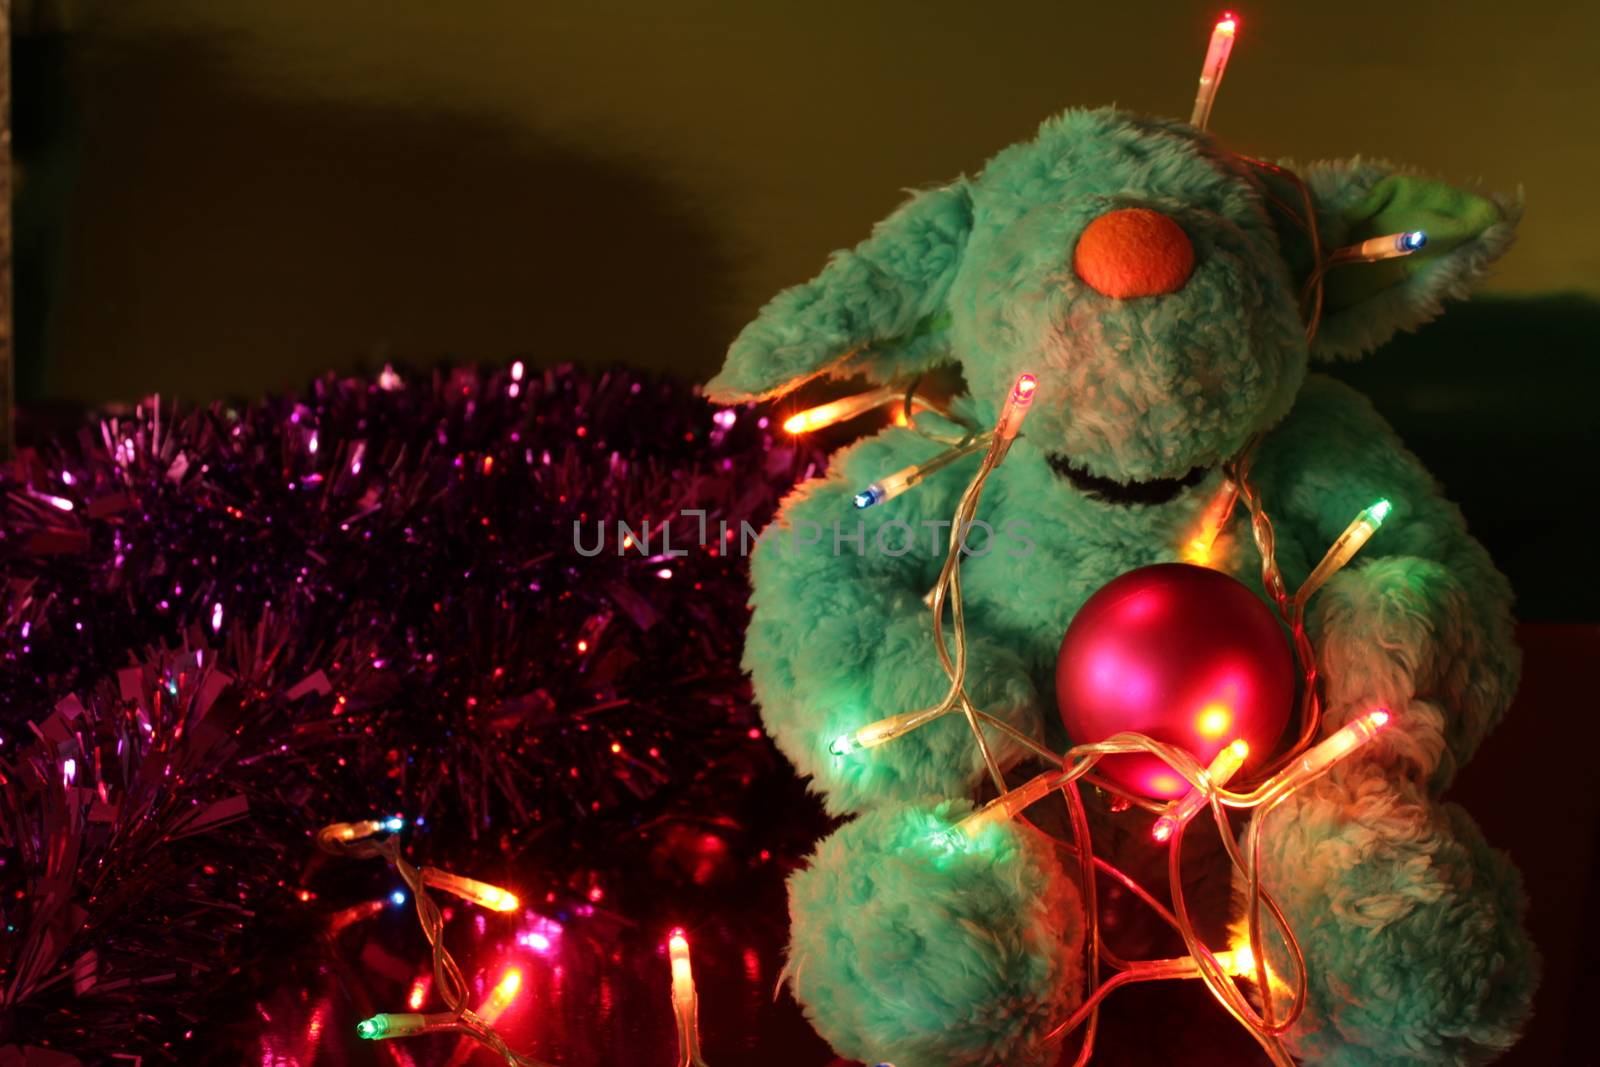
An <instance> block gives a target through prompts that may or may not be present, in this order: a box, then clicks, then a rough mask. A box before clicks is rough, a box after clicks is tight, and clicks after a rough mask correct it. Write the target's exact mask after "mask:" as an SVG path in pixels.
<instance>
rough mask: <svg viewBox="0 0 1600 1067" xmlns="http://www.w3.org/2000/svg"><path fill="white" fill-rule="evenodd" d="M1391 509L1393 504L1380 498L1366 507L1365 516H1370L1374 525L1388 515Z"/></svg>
mask: <svg viewBox="0 0 1600 1067" xmlns="http://www.w3.org/2000/svg"><path fill="white" fill-rule="evenodd" d="M1393 510H1394V505H1393V504H1391V503H1389V502H1388V501H1387V500H1380V501H1378V502H1377V503H1376V504H1374V505H1372V506H1371V507H1370V508H1368V509H1367V517H1368V518H1370V519H1371V520H1372V522H1373V525H1375V526H1376V525H1379V524H1381V523H1382V522H1383V520H1384V519H1387V518H1388V517H1389V512H1391V511H1393Z"/></svg>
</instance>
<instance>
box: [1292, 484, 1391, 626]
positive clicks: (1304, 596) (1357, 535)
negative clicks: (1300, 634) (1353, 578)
mask: <svg viewBox="0 0 1600 1067" xmlns="http://www.w3.org/2000/svg"><path fill="white" fill-rule="evenodd" d="M1393 510H1394V505H1393V504H1391V503H1389V501H1387V500H1379V501H1378V502H1377V503H1375V504H1372V505H1370V506H1368V507H1365V508H1362V509H1361V511H1360V513H1359V514H1357V515H1356V517H1355V518H1354V519H1352V520H1351V521H1350V525H1349V526H1346V527H1345V528H1344V532H1343V533H1341V534H1340V535H1339V537H1338V539H1337V540H1335V541H1334V542H1333V544H1332V545H1330V546H1328V551H1327V552H1326V553H1324V554H1323V557H1322V560H1321V561H1320V562H1319V563H1318V564H1317V565H1316V567H1315V568H1313V569H1312V571H1311V573H1310V574H1309V575H1307V576H1306V580H1305V581H1304V582H1302V583H1301V584H1300V588H1299V589H1298V590H1297V591H1296V592H1295V594H1294V597H1295V599H1296V600H1297V601H1299V602H1300V603H1302V604H1304V603H1305V602H1306V601H1307V600H1308V599H1309V598H1310V596H1311V594H1312V593H1315V592H1316V591H1317V590H1318V589H1321V588H1322V586H1323V584H1324V583H1325V582H1327V580H1328V579H1329V578H1332V577H1333V576H1334V575H1335V574H1337V573H1338V572H1339V569H1340V568H1341V567H1343V566H1344V565H1345V564H1346V563H1349V562H1350V560H1351V559H1352V558H1353V557H1354V556H1355V554H1356V553H1357V552H1359V551H1361V546H1363V545H1365V544H1366V543H1367V541H1368V540H1370V539H1371V537H1372V535H1373V534H1375V533H1377V532H1378V527H1380V526H1382V525H1383V520H1384V519H1387V518H1388V517H1389V513H1390V512H1391V511H1393Z"/></svg>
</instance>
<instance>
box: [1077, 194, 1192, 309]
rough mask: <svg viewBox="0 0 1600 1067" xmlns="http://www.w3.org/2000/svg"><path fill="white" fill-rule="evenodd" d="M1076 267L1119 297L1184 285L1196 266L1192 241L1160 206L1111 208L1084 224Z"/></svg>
mask: <svg viewBox="0 0 1600 1067" xmlns="http://www.w3.org/2000/svg"><path fill="white" fill-rule="evenodd" d="M1072 269H1073V270H1075V271H1077V272H1078V277H1080V278H1082V279H1083V280H1084V281H1085V282H1087V283H1088V284H1089V285H1091V286H1093V287H1094V289H1095V291H1097V292H1101V293H1104V294H1105V295H1106V296H1110V297H1115V298H1117V299H1118V300H1126V299H1128V298H1129V297H1134V296H1160V295H1161V294H1162V293H1175V292H1177V291H1178V290H1179V289H1182V288H1183V283H1184V282H1186V281H1188V280H1189V274H1190V272H1191V271H1193V270H1194V245H1192V244H1190V243H1189V235H1188V234H1186V233H1184V232H1183V227H1181V226H1179V225H1178V224H1177V223H1176V222H1173V221H1172V220H1171V219H1169V218H1167V216H1165V215H1163V214H1161V213H1160V212H1159V211H1151V210H1150V209H1149V208H1142V207H1127V208H1119V209H1118V210H1116V211H1108V212H1106V213H1105V214H1104V215H1101V216H1100V217H1099V218H1097V219H1095V220H1094V221H1093V222H1091V223H1089V225H1088V226H1086V227H1085V228H1084V231H1083V236H1082V237H1080V238H1078V250H1077V251H1076V252H1074V253H1073V256H1072Z"/></svg>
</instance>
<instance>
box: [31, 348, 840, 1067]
mask: <svg viewBox="0 0 1600 1067" xmlns="http://www.w3.org/2000/svg"><path fill="white" fill-rule="evenodd" d="M821 463H822V454H821V452H820V450H819V449H817V448H816V447H814V446H811V445H796V444H795V443H794V442H792V441H789V440H786V439H781V438H779V437H778V436H777V435H776V434H775V433H774V432H773V431H772V430H770V429H769V428H768V425H767V420H766V419H765V418H763V417H760V416H759V415H758V414H757V413H756V412H754V411H753V410H751V409H749V408H731V409H717V408H714V407H712V406H711V405H709V404H707V403H706V402H705V401H704V400H702V399H700V398H699V397H698V396H697V395H696V394H695V392H694V390H693V389H692V387H689V386H686V385H683V384H681V383H673V382H666V381H654V380H650V379H646V378H641V377H639V376H637V375H634V374H631V373H627V372H619V371H613V372H608V373H605V374H599V375H594V376H591V375H588V374H585V373H581V372H578V371H574V370H572V369H571V368H560V369H554V370H548V371H531V372H527V373H525V372H524V369H523V366H522V364H520V363H518V364H516V365H514V366H513V367H512V368H509V369H500V370H492V371H473V370H457V371H441V372H434V373H433V374H431V375H425V376H422V377H418V378H416V379H414V380H401V379H400V378H399V376H397V375H395V374H394V373H393V372H391V371H388V370H386V371H385V372H384V374H383V375H382V376H381V377H379V378H378V379H376V380H375V381H371V382H368V381H356V380H342V379H334V378H327V379H324V380H321V381H319V382H318V383H316V385H315V386H314V387H313V388H312V389H311V390H310V392H309V393H308V395H306V396H303V397H301V398H298V399H294V398H288V399H273V400H268V401H265V402H262V403H259V404H255V405H252V406H248V407H229V406H226V405H221V404H217V405H212V406H209V407H205V408H201V409H197V410H191V411H186V412H182V413H174V412H173V411H172V410H170V409H163V408H162V407H161V406H160V405H159V404H147V405H144V406H142V407H140V408H139V409H138V410H137V412H136V413H135V414H134V415H133V416H132V417H131V418H108V419H106V420H104V421H102V422H100V423H99V424H97V425H95V426H93V427H91V428H85V429H84V430H82V431H80V433H79V434H78V435H77V436H76V438H75V439H71V440H63V441H59V442H56V443H54V444H51V445H49V446H47V447H43V448H40V449H37V450H33V451H29V452H25V453H24V454H23V455H22V456H21V457H20V458H19V459H18V460H17V461H16V462H15V463H14V464H13V465H12V466H11V468H9V469H6V470H3V471H0V519H3V525H0V920H3V927H4V928H3V931H0V1060H3V1059H4V1057H5V1056H6V1051H5V1048H4V1046H9V1045H13V1044H16V1045H21V1046H28V1045H34V1046H47V1047H53V1048H55V1049H60V1050H67V1051H71V1052H73V1053H75V1054H77V1055H79V1056H81V1057H82V1058H83V1060H84V1062H98V1061H99V1060H100V1059H103V1058H104V1057H107V1056H110V1055H112V1054H117V1053H123V1054H129V1055H142V1056H146V1057H155V1058H157V1059H162V1060H172V1059H181V1058H182V1057H181V1056H180V1055H179V1054H178V1052H177V1049H178V1048H179V1043H180V1042H182V1041H183V1040H184V1039H185V1038H186V1037H188V1036H190V1034H191V1033H192V1031H193V1030H194V1029H195V1028H196V1027H199V1026H202V1025H204V1022H205V1020H206V1019H207V1018H208V1004H209V1003H211V1002H214V1001H215V1000H216V998H217V995H218V990H219V989H220V988H223V987H224V986H225V979H226V978H227V977H228V976H229V975H232V974H235V973H236V972H237V971H238V970H239V969H240V967H241V966H242V963H241V953H242V952H243V951H244V949H243V948H242V947H241V946H243V945H245V944H246V943H247V942H248V943H254V944H260V943H262V942H264V941H265V942H270V941H271V940H272V939H273V937H274V932H275V931H278V930H285V929H289V928H290V926H292V924H293V923H294V922H297V921H303V920H300V919H296V918H295V917H294V915H293V914H292V911H291V910H286V906H287V905H288V904H289V902H290V901H291V900H292V899H296V893H297V887H299V886H303V885H304V884H305V883H306V880H307V879H308V878H310V877H311V875H312V874H314V873H315V861H308V855H309V846H308V841H307V836H306V835H307V833H308V831H309V830H311V829H312V828H314V827H315V826H317V825H319V824H321V823H325V822H329V821H336V820H344V819H350V818H365V817H369V816H371V815H372V814H374V813H387V812H401V813H404V814H405V815H406V816H407V817H408V818H409V819H412V820H415V821H416V822H419V823H421V824H422V825H425V826H427V827H429V828H430V829H433V830H434V831H435V832H433V833H432V834H426V835H418V836H417V837H416V839H415V842H416V843H414V844H413V845H412V846H411V848H412V849H413V850H414V851H416V852H417V853H418V854H419V855H421V856H423V857H425V858H431V859H432V861H433V862H441V859H442V860H443V861H444V862H446V863H448V862H449V860H450V858H451V857H452V856H454V857H455V858H457V859H460V858H461V857H462V856H464V855H467V856H471V857H472V863H473V867H472V873H474V874H477V875H479V876H481V877H489V878H493V877H495V876H496V874H497V868H498V869H499V870H501V871H503V870H505V869H506V868H507V866H508V865H510V864H513V863H515V862H517V861H518V860H519V859H520V858H523V857H526V856H528V855H529V854H530V853H532V852H535V851H540V852H543V851H545V850H546V849H547V846H548V845H550V844H551V843H552V842H555V841H563V840H566V841H570V840H573V839H574V835H581V834H584V833H590V834H593V833H594V832H595V831H596V830H597V829H598V828H600V827H613V828H614V827H630V828H638V827H641V826H645V827H647V826H650V825H653V824H654V822H653V821H658V820H659V819H661V818H662V813H663V812H667V811H670V810H673V809H674V806H678V807H679V808H682V807H685V806H691V805H692V804H693V798H694V797H696V796H698V797H700V798H701V806H702V808H704V807H705V803H704V798H706V797H708V796H722V797H726V796H728V795H729V794H730V793H733V792H736V791H737V790H738V788H739V787H741V786H748V784H749V783H750V782H751V781H752V780H753V779H755V778H757V777H759V776H761V775H767V774H780V775H781V774H785V773H787V772H786V771H784V770H783V768H782V764H781V761H779V760H777V759H776V758H775V757H774V756H773V754H772V751H771V749H770V746H769V745H768V744H767V743H766V741H765V740H764V739H762V738H761V736H760V732H759V729H757V726H758V720H757V717H756V715H755V713H754V710H753V709H752V707H751V706H750V703H749V696H748V690H747V687H746V685H745V683H744V681H743V679H742V677H741V676H740V673H739V670H738V652H739V648H740V645H741V641H742V633H743V628H744V623H745V618H746V613H745V608H744V601H745V597H746V594H747V587H746V581H745V565H744V560H743V559H742V558H741V552H740V548H741V547H742V545H741V542H742V541H743V538H742V537H741V535H740V531H741V525H740V524H741V522H743V523H748V524H749V525H750V526H751V527H754V528H756V529H759V528H760V527H761V525H762V524H763V523H765V522H766V521H767V519H768V518H769V517H770V516H771V514H772V512H773V510H774V509H775V507H776V504H777V502H778V499H779V498H780V497H781V496H782V494H783V493H784V492H785V491H787V490H788V488H789V487H790V486H791V485H792V484H794V482H795V481H797V480H798V479H800V478H801V477H804V476H805V475H806V474H808V473H809V472H811V471H814V470H815V469H817V468H818V467H820V465H821ZM690 512H703V513H704V514H703V517H702V516H701V515H699V514H686V513H690ZM619 519H620V520H623V521H624V522H625V523H627V526H628V530H619V529H618V528H617V527H616V526H615V525H614V523H615V520H619ZM724 523H726V527H724V525H723V524H724ZM663 524H665V527H663ZM664 529H665V531H666V532H664ZM602 530H603V538H604V540H603V542H600V543H601V550H600V551H599V552H597V553H594V552H593V549H594V548H595V546H596V543H597V537H599V536H601V531H602ZM630 532H631V534H632V536H633V538H634V539H636V540H637V541H640V542H647V543H648V548H646V547H645V545H644V544H633V543H629V542H627V541H625V540H624V537H625V535H627V534H628V533H630ZM668 535H670V538H671V541H670V545H668V544H666V543H664V538H665V537H666V536H668ZM575 538H576V540H575ZM580 546H581V549H580ZM591 553H592V554H591ZM224 826H226V827H227V829H226V831H225V832H224V833H217V832H214V831H217V830H218V829H219V828H221V827H224ZM444 828H448V832H442V831H443V829H444ZM486 851H492V852H493V853H494V855H492V856H491V857H490V858H489V859H488V860H486V859H485V858H484V856H485V852H486ZM357 867H358V868H359V865H357ZM371 876H372V874H371V872H370V871H369V872H365V873H364V874H362V873H357V874H354V875H352V877H365V878H368V879H370V878H371ZM298 893H299V895H298V899H299V900H301V901H303V900H305V899H307V898H308V897H309V896H310V894H309V893H307V892H305V891H303V890H299V891H298ZM121 1062H127V1061H121Z"/></svg>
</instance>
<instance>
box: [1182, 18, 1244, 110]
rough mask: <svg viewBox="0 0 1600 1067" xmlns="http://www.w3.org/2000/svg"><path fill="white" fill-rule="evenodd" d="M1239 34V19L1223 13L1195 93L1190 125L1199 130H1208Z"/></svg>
mask: <svg viewBox="0 0 1600 1067" xmlns="http://www.w3.org/2000/svg"><path fill="white" fill-rule="evenodd" d="M1238 32H1239V17H1238V16H1237V15H1235V14H1234V13H1233V12H1231V11H1224V12H1223V13H1222V17H1221V18H1219V19H1218V20H1217V24H1216V25H1215V26H1213V27H1212V28H1211V40H1210V42H1209V43H1208V44H1207V45H1206V58H1205V62H1204V63H1203V64H1202V65H1201V67H1200V88H1199V90H1198V91H1197V92H1196V93H1195V97H1194V111H1193V112H1192V113H1191V114H1190V116H1189V125H1191V126H1193V127H1195V128H1196V129H1201V130H1203V129H1205V128H1206V125H1207V124H1208V123H1209V122H1210V121H1211V108H1212V106H1213V105H1214V104H1215V103H1216V102H1217V90H1218V89H1219V88H1221V87H1222V75H1223V74H1224V73H1225V72H1226V71H1227V69H1228V57H1229V56H1230V55H1232V54H1233V40H1234V37H1235V36H1237V34H1238Z"/></svg>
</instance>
